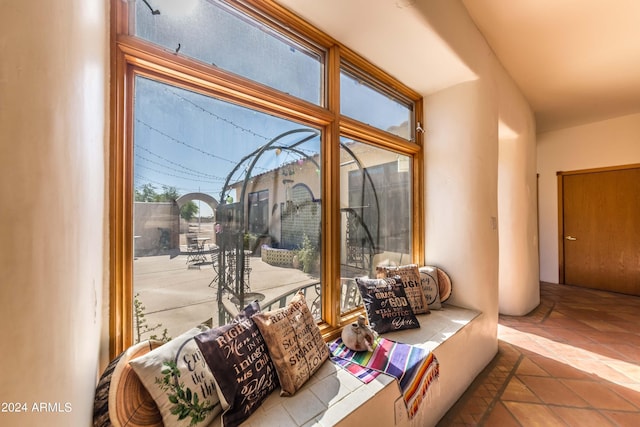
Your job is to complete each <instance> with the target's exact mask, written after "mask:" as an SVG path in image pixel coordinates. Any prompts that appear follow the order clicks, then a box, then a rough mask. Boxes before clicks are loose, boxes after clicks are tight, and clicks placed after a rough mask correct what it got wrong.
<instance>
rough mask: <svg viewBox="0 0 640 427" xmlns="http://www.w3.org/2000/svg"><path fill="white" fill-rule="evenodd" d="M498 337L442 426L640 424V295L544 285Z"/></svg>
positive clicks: (504, 322) (503, 322)
mask: <svg viewBox="0 0 640 427" xmlns="http://www.w3.org/2000/svg"><path fill="white" fill-rule="evenodd" d="M498 339H499V350H498V354H497V355H496V357H495V358H494V359H493V361H492V362H491V363H490V364H489V365H488V366H487V367H486V368H485V370H484V371H482V373H481V374H480V375H479V376H478V377H477V378H476V380H475V381H474V382H473V383H472V384H471V386H470V387H469V389H468V390H467V391H466V392H465V393H464V395H463V396H462V397H461V398H460V400H458V402H457V403H456V404H455V405H454V406H453V407H452V408H451V410H449V412H448V413H447V414H446V415H445V416H444V417H443V419H442V420H441V421H440V423H439V424H438V426H439V427H446V426H456V427H457V426H499V427H510V426H514V427H518V426H520V427H528V426H545V427H546V426H565V427H566V426H579V427H589V426H597V427H609V426H617V427H635V426H640V297H633V296H627V295H621V294H616V293H608V292H601V291H596V290H591V289H584V288H578V287H573V286H566V285H555V284H547V283H542V284H541V302H540V305H539V306H538V307H537V308H536V309H535V310H534V311H533V312H531V313H529V314H528V315H527V316H523V317H513V316H500V320H499V325H498Z"/></svg>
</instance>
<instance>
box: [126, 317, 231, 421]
mask: <svg viewBox="0 0 640 427" xmlns="http://www.w3.org/2000/svg"><path fill="white" fill-rule="evenodd" d="M204 328H206V327H204V326H203V327H198V328H193V329H191V330H189V331H187V332H185V333H184V334H182V335H180V336H178V337H176V338H174V339H172V340H171V341H169V342H168V343H166V344H164V345H162V346H161V347H158V348H156V349H155V350H153V351H151V352H149V353H147V354H145V355H144V356H141V357H137V358H135V359H133V360H131V361H130V362H129V364H130V365H131V367H132V368H133V370H134V371H135V373H136V374H137V375H138V378H139V379H140V381H141V382H142V384H144V386H145V388H146V389H147V391H148V392H149V394H150V395H151V397H152V398H153V400H154V401H155V402H156V405H158V409H159V410H160V413H161V414H162V420H163V422H164V425H165V426H178V427H187V426H194V425H202V426H206V425H209V424H210V423H211V421H212V420H213V418H214V417H215V416H216V415H218V414H219V413H220V412H221V410H222V408H221V407H220V399H219V398H218V393H217V392H216V387H215V384H214V382H213V375H212V374H211V371H210V370H209V367H208V366H207V364H206V363H205V360H204V358H203V357H202V353H201V352H200V349H199V348H198V346H197V345H196V343H195V341H194V340H193V337H195V336H196V335H198V334H200V333H202V331H203V329H204Z"/></svg>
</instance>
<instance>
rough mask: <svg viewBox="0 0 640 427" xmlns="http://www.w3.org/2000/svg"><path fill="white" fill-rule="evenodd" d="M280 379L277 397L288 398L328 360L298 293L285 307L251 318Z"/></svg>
mask: <svg viewBox="0 0 640 427" xmlns="http://www.w3.org/2000/svg"><path fill="white" fill-rule="evenodd" d="M253 320H254V321H255V322H256V324H257V325H258V328H259V329H260V332H261V333H262V336H263V337H264V340H265V341H266V343H267V347H268V348H269V354H271V359H272V360H273V364H274V365H275V366H276V371H277V372H278V378H279V380H280V387H281V388H282V389H281V391H280V395H281V396H292V395H293V394H294V393H295V392H296V391H298V390H299V389H300V387H302V385H303V384H304V383H305V382H307V380H308V379H309V378H311V375H313V373H314V372H315V371H317V370H318V368H319V367H320V366H321V365H322V363H323V362H324V361H325V360H327V358H328V357H329V348H328V347H327V344H326V343H325V342H324V340H323V339H322V335H321V334H320V329H319V328H318V325H316V322H315V320H314V319H313V316H312V315H311V312H310V311H309V307H308V306H307V302H306V301H305V298H304V295H303V294H302V293H298V294H296V295H295V296H294V297H293V298H292V299H291V302H289V304H288V305H287V306H286V307H283V308H279V309H277V310H273V311H267V312H262V313H258V314H256V315H254V316H253Z"/></svg>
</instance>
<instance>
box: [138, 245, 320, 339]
mask: <svg viewBox="0 0 640 427" xmlns="http://www.w3.org/2000/svg"><path fill="white" fill-rule="evenodd" d="M186 259H187V258H186V256H185V255H179V256H176V257H174V258H171V257H170V256H168V255H162V256H151V257H139V258H137V259H135V260H134V264H133V267H134V295H137V297H136V298H137V299H138V300H139V301H140V302H141V303H142V305H143V306H144V310H143V312H144V318H143V321H145V322H146V326H147V327H148V328H151V327H154V326H155V325H158V324H160V325H161V326H160V327H158V328H157V329H155V330H154V331H153V332H148V333H144V334H143V335H142V336H141V339H142V340H144V339H146V338H148V337H149V336H150V335H157V336H158V337H160V336H161V335H162V332H163V330H164V329H165V328H166V329H167V333H168V336H169V337H176V336H178V335H180V334H181V333H183V332H185V331H187V330H189V329H191V328H193V327H194V326H197V325H198V324H200V323H202V322H205V321H207V320H209V319H212V320H213V325H214V326H217V323H218V301H217V300H216V296H217V295H216V294H217V287H216V286H215V285H216V284H215V283H214V285H212V287H210V286H209V284H210V283H211V281H212V280H213V279H214V277H215V274H214V270H213V268H212V265H211V264H210V263H209V264H204V265H200V266H198V268H193V266H191V267H190V266H189V265H188V264H187V262H186ZM210 259H211V258H210V257H208V260H210ZM250 266H251V273H250V275H249V286H250V288H251V292H259V293H261V294H263V295H264V296H265V297H264V300H263V301H262V302H261V306H262V305H263V304H266V303H268V302H269V301H272V300H274V299H276V298H278V297H280V296H281V295H283V294H287V293H289V292H291V291H292V290H294V289H296V288H299V287H301V286H304V285H310V284H313V283H316V282H318V281H319V278H318V277H314V276H311V275H309V274H306V273H304V272H302V271H301V270H298V269H295V268H285V267H277V266H273V265H270V264H267V263H265V262H263V261H262V259H261V258H260V257H256V256H252V257H251V259H250ZM223 298H224V299H227V300H228V298H229V297H228V296H227V295H225V296H223ZM134 323H135V319H134ZM134 340H135V341H137V340H138V339H137V334H136V331H135V330H134Z"/></svg>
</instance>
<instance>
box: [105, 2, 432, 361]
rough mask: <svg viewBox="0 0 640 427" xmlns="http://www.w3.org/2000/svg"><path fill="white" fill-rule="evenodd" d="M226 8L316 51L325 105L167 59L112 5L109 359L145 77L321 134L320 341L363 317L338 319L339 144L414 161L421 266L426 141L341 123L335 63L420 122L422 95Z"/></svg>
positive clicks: (123, 287)
mask: <svg viewBox="0 0 640 427" xmlns="http://www.w3.org/2000/svg"><path fill="white" fill-rule="evenodd" d="M226 2H227V3H228V4H230V5H232V6H233V7H236V8H237V9H239V10H241V11H243V12H245V13H247V14H248V15H250V16H251V17H253V18H254V19H258V20H260V21H262V22H263V23H264V24H265V25H270V26H272V25H273V23H274V22H281V23H283V24H284V26H279V27H278V28H277V30H279V31H283V28H287V29H288V30H287V32H286V34H285V35H286V36H291V37H294V38H295V40H297V41H300V40H302V39H304V40H307V41H310V42H311V43H313V44H314V45H316V46H320V47H321V48H323V49H325V50H326V52H327V55H326V59H325V76H324V90H325V92H326V93H325V100H324V102H323V103H321V104H322V105H324V107H323V106H318V105H313V104H311V103H308V102H305V101H302V100H300V99H297V98H295V97H293V96H289V95H286V94H283V93H281V92H279V91H277V90H274V89H272V88H269V87H266V86H264V85H261V84H259V83H256V82H254V81H251V80H248V79H245V78H242V77H239V76H237V75H235V74H232V73H229V72H226V71H224V70H221V69H219V68H216V67H213V66H207V65H206V64H203V63H201V62H198V61H196V60H192V59H189V58H186V57H183V56H179V55H175V54H172V53H169V52H167V51H166V50H165V49H162V48H161V47H158V46H156V45H153V44H151V43H149V42H147V41H145V40H142V39H139V38H136V37H133V36H130V35H129V31H128V22H129V20H128V15H127V13H128V10H127V6H126V3H123V2H122V1H119V0H112V1H111V37H110V40H111V58H112V61H111V64H112V65H111V88H110V96H111V104H110V115H111V127H110V133H111V144H110V156H109V162H110V166H109V172H110V179H109V200H110V203H109V210H110V211H109V222H110V232H109V239H110V248H109V254H110V261H109V269H110V295H109V299H110V309H109V314H110V319H109V348H110V355H111V357H112V358H113V357H115V356H116V355H117V354H119V353H121V352H122V351H124V350H125V349H126V348H127V347H128V346H129V345H131V343H132V342H133V202H132V200H133V185H132V183H133V176H132V175H133V174H132V171H133V164H132V153H133V123H132V116H131V112H132V111H133V110H132V109H133V96H132V93H131V92H132V88H133V80H134V78H135V76H144V77H149V78H152V79H154V80H157V81H160V82H164V83H168V84H172V85H175V86H178V87H182V88H185V89H188V90H191V91H195V92H199V93H202V94H205V95H207V96H214V97H216V98H219V99H221V100H224V101H229V102H233V103H236V104H239V105H242V106H245V107H248V108H253V109H256V110H259V111H262V112H266V113H269V114H272V115H275V116H279V117H282V118H285V119H290V120H295V121H297V122H301V123H304V124H307V125H309V126H314V127H317V128H320V129H322V140H321V158H322V159H323V165H322V166H323V173H322V178H321V186H322V193H321V197H322V200H323V209H322V229H321V235H322V245H321V257H322V258H321V259H322V260H323V261H322V266H321V277H322V313H323V321H322V322H321V323H320V324H319V327H320V330H321V331H322V333H323V336H324V337H325V338H326V339H330V338H333V337H336V336H338V335H339V333H340V328H341V326H342V325H345V324H348V323H350V322H352V321H353V320H354V319H355V318H356V317H357V316H358V315H359V314H361V313H362V311H361V310H354V311H351V312H349V313H345V314H341V313H340V255H339V254H340V209H339V208H340V200H339V192H336V191H329V189H331V188H336V186H338V185H340V182H339V172H340V171H339V167H340V152H339V151H340V150H339V141H340V137H341V136H345V137H348V138H353V139H356V140H358V141H361V142H364V143H369V144H372V145H375V146H378V147H381V148H385V149H389V150H392V151H395V152H398V153H401V154H404V155H408V156H410V157H411V158H412V161H413V169H412V174H413V176H412V203H413V215H412V236H411V244H412V254H411V259H412V262H414V263H421V262H422V261H421V260H423V259H424V237H423V236H424V213H423V203H422V201H423V198H424V197H423V188H424V186H423V177H424V171H423V159H422V144H423V142H422V134H421V133H418V132H416V134H415V140H414V141H413V142H409V141H407V140H405V139H402V138H400V137H397V136H395V135H392V134H389V133H387V132H384V131H382V130H379V129H376V128H373V127H371V126H368V125H365V124H363V123H360V122H358V121H356V120H353V119H350V118H347V117H342V116H341V115H340V92H339V81H340V64H341V61H346V62H348V63H349V64H351V65H352V66H354V67H357V68H358V69H360V70H362V71H363V72H364V73H366V74H367V75H369V76H371V77H372V78H374V79H375V80H376V82H378V83H380V84H382V85H384V86H386V87H388V88H389V89H390V90H392V91H393V92H395V93H398V94H400V95H401V96H403V97H404V98H406V99H409V100H411V101H413V102H414V121H415V120H419V118H420V117H422V98H421V96H420V95H419V94H418V93H416V92H414V91H413V90H411V89H410V88H408V87H406V86H405V85H403V84H402V83H400V82H399V81H397V80H396V79H394V78H393V77H391V76H390V75H388V74H386V73H384V72H383V71H381V70H380V69H378V68H376V67H375V66H373V65H372V64H370V63H368V62H367V61H366V60H364V59H363V58H362V57H360V56H359V55H357V54H356V53H355V52H353V51H351V50H350V49H348V48H347V47H345V46H343V45H341V44H340V43H339V42H337V41H336V40H334V39H332V38H331V37H329V36H328V35H326V34H324V33H322V32H320V31H319V30H317V29H316V28H314V27H313V26H311V25H310V24H309V23H307V22H305V21H303V20H302V19H301V18H299V17H298V16H296V15H294V14H292V13H291V12H289V11H288V10H286V9H285V8H283V7H282V6H280V5H278V4H276V3H274V2H273V1H269V0H244V1H238V0H227V1H226Z"/></svg>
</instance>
